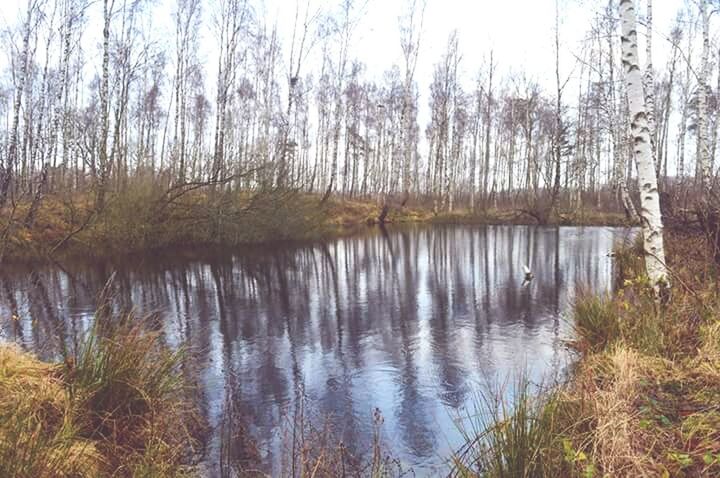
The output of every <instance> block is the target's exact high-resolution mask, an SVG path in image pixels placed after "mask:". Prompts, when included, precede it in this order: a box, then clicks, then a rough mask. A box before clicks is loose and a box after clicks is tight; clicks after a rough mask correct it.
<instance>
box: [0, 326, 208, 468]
mask: <svg viewBox="0 0 720 478" xmlns="http://www.w3.org/2000/svg"><path fill="white" fill-rule="evenodd" d="M111 329H112V330H110V329H107V328H106V329H105V330H103V331H102V332H101V331H100V330H98V329H96V330H94V331H93V333H91V334H90V335H89V337H88V339H87V340H86V342H85V344H84V346H83V347H82V349H81V351H80V352H79V353H78V354H77V355H76V356H74V357H68V358H66V359H65V361H64V363H60V364H48V363H44V362H41V361H39V360H38V359H36V358H35V357H33V356H31V355H29V354H26V353H24V352H22V351H20V350H19V349H18V348H17V347H15V346H12V345H3V346H0V476H8V477H10V476H12V477H20V478H23V477H27V478H31V477H33V478H34V477H85V476H87V477H97V476H148V477H150V476H152V477H171V476H173V477H174V476H180V475H182V474H183V473H184V472H185V471H184V470H185V467H184V466H183V461H184V460H185V459H186V457H187V455H188V452H189V451H190V450H189V447H190V446H191V445H192V443H193V439H192V436H191V433H190V431H189V426H190V424H193V423H195V419H194V415H193V413H192V409H191V407H190V406H189V405H187V404H186V403H187V402H185V400H184V396H183V395H184V391H183V381H182V379H181V377H180V375H179V372H178V370H177V365H178V363H179V355H177V354H175V353H171V352H168V351H166V350H165V349H164V348H163V347H162V346H161V345H160V342H159V341H158V339H157V336H155V335H153V334H151V333H148V332H145V331H143V330H142V329H141V327H140V326H138V325H130V324H129V323H122V324H120V325H114V326H113V327H112V328H111Z"/></svg>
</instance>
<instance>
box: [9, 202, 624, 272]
mask: <svg viewBox="0 0 720 478" xmlns="http://www.w3.org/2000/svg"><path fill="white" fill-rule="evenodd" d="M271 206H276V208H275V209H272V208H271ZM187 207H198V208H201V207H206V205H204V204H202V203H197V202H194V203H191V204H190V205H187ZM268 207H269V208H270V210H269V211H261V212H263V213H265V212H267V215H266V216H265V217H263V216H262V214H260V215H257V216H248V217H241V218H239V219H238V220H236V221H232V222H227V221H225V222H222V223H220V224H215V223H213V222H212V221H211V220H212V219H213V218H211V217H201V218H200V219H197V220H200V221H203V222H204V223H208V224H205V226H206V227H205V230H206V232H205V233H200V234H190V233H188V232H187V228H188V227H194V226H195V225H190V224H187V219H186V218H184V217H175V218H174V217H173V216H172V214H173V212H170V213H168V215H169V216H170V217H169V219H167V220H166V221H165V222H163V223H159V224H156V223H155V221H153V220H150V219H149V218H148V217H147V216H146V217H140V218H135V211H133V210H132V208H124V209H127V210H125V211H122V213H123V215H122V216H120V217H117V216H119V214H117V213H116V211H110V213H109V214H108V215H107V216H109V218H108V217H103V216H100V217H98V219H96V220H95V221H94V222H90V223H89V224H88V225H87V226H86V227H84V228H80V227H79V226H75V225H74V224H73V223H72V221H71V220H66V218H64V217H63V214H64V212H65V211H62V210H61V208H60V207H59V205H58V203H57V202H53V201H49V202H48V204H45V205H44V206H43V207H42V208H41V210H40V213H39V214H38V220H37V221H36V223H35V224H34V225H33V227H32V228H25V227H22V226H21V227H17V228H14V230H12V231H11V233H10V234H9V237H8V239H7V244H6V246H5V249H4V254H2V253H1V252H0V264H3V263H4V264H14V265H22V264H38V263H48V262H60V261H68V260H76V259H91V260H98V259H108V258H115V259H116V260H119V259H124V258H128V257H137V256H138V255H144V254H151V253H156V252H158V251H165V250H170V249H192V248H221V249H230V250H232V249H235V248H242V247H263V246H273V245H278V244H282V245H287V244H304V243H312V242H317V241H328V240H332V239H337V238H343V237H352V236H354V235H357V234H363V233H365V232H367V231H369V230H377V229H379V228H380V223H379V221H378V216H379V215H380V213H381V209H382V208H381V206H380V204H379V203H378V202H377V201H358V200H348V199H332V200H331V201H329V202H328V204H325V205H322V206H320V205H319V203H318V200H317V198H316V197H315V196H307V195H298V196H296V197H292V198H291V199H289V200H283V201H282V202H280V203H278V204H270V205H269V206H268ZM203 212H204V213H205V214H209V213H208V212H207V211H203ZM73 214H76V213H75V212H74V213H73ZM274 214H278V215H280V216H281V217H280V218H279V219H277V220H275V219H274V218H273V217H272V216H273V215H274ZM284 218H287V219H288V221H290V222H291V223H292V224H290V227H285V226H287V224H285V222H283V219H284ZM142 219H145V221H143V220H142ZM274 221H275V223H274ZM218 222H220V221H219V220H218ZM451 224H454V225H474V226H498V225H518V226H538V225H540V224H538V223H537V221H536V220H534V219H533V218H532V217H530V216H528V215H526V214H523V213H522V212H519V211H517V210H515V209H488V210H486V211H476V212H473V211H471V210H468V209H458V210H456V211H453V212H440V213H437V214H435V213H434V212H433V211H432V209H430V208H428V207H424V206H422V205H410V206H407V207H403V208H391V210H390V212H389V214H388V216H387V218H386V221H385V225H386V226H387V227H388V228H395V227H402V226H407V225H451ZM543 226H569V227H581V226H597V227H634V226H636V224H632V223H630V222H628V221H627V220H626V219H625V217H624V215H622V214H620V213H614V212H600V211H596V210H587V211H584V212H583V213H581V214H564V213H562V212H560V213H558V214H555V215H553V216H552V217H551V218H550V220H549V221H548V223H547V224H543ZM73 227H77V228H78V229H79V230H73ZM209 229H215V230H214V231H209ZM58 244H60V246H58Z"/></svg>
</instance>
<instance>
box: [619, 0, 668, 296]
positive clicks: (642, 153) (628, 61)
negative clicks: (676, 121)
mask: <svg viewBox="0 0 720 478" xmlns="http://www.w3.org/2000/svg"><path fill="white" fill-rule="evenodd" d="M619 10H620V18H621V21H622V34H621V37H620V38H621V44H622V65H623V71H624V72H625V84H626V87H627V96H628V104H629V109H630V120H631V124H630V126H631V130H632V144H633V155H634V156H635V162H636V163H637V170H638V176H639V180H640V204H641V212H640V215H641V217H642V229H643V241H644V249H645V268H646V270H647V275H648V277H649V279H650V281H651V283H652V284H653V287H654V288H655V291H656V293H659V292H660V290H661V288H662V287H666V286H667V285H668V284H669V280H668V272H667V267H666V265H665V247H664V244H663V223H662V215H661V213H660V196H659V194H658V188H657V176H656V175H655V166H654V164H653V157H652V147H651V138H650V128H649V126H648V119H647V114H646V112H645V97H644V94H643V84H642V74H641V71H640V64H639V61H638V45H637V26H636V25H637V23H636V18H635V5H634V0H620V5H619Z"/></svg>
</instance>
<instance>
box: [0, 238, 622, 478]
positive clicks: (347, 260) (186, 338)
mask: <svg viewBox="0 0 720 478" xmlns="http://www.w3.org/2000/svg"><path fill="white" fill-rule="evenodd" d="M631 235H632V232H631V231H629V230H627V229H614V228H595V227H559V228H558V227H531V226H487V227H481V226H432V227H415V228H404V229H397V230H391V231H389V232H385V233H383V232H381V231H373V232H368V233H367V234H364V235H359V236H355V237H350V238H342V239H337V240H333V241H329V242H326V243H320V244H310V245H276V246H271V247H263V248H249V249H244V250H242V251H235V252H232V253H231V252H227V251H225V252H221V251H192V253H190V252H189V251H169V252H166V253H163V254H153V255H147V256H142V257H135V258H132V259H131V260H124V261H122V262H120V263H113V262H112V261H110V262H94V263H74V264H62V265H54V266H37V267H29V266H23V267H11V266H5V267H3V269H2V270H0V340H14V341H16V342H18V343H20V344H22V345H23V346H24V347H25V348H27V349H29V350H34V351H36V352H38V353H39V354H40V355H42V356H45V357H49V356H53V355H56V354H57V353H58V351H59V350H62V349H63V348H66V349H72V347H73V344H74V343H75V338H76V337H78V336H79V335H80V334H81V333H82V331H84V330H87V329H88V327H89V326H90V324H91V323H92V317H93V311H94V310H95V307H96V305H97V302H96V301H97V297H98V293H99V291H100V290H101V289H102V288H103V286H104V285H105V283H106V281H107V280H108V278H109V277H110V276H111V275H112V274H114V280H113V282H112V287H113V290H114V293H115V301H116V302H117V303H118V304H119V306H122V307H129V306H132V307H133V308H134V309H136V310H137V311H139V312H141V313H145V312H155V313H156V314H157V319H156V320H155V321H154V323H155V324H156V326H157V327H158V330H160V331H161V333H162V337H163V339H164V340H165V341H166V342H167V344H168V345H170V346H172V347H177V346H179V345H181V344H186V345H189V347H190V350H191V351H192V360H193V366H194V367H195V368H196V369H197V371H198V384H197V385H198V388H199V392H200V394H199V395H200V401H201V402H202V403H201V408H202V411H203V414H204V415H205V418H206V419H207V421H208V423H209V425H210V426H211V427H212V431H211V432H210V433H209V434H208V437H207V442H206V443H205V462H206V467H205V469H206V472H207V473H208V474H209V475H211V476H212V475H216V474H217V473H219V470H218V468H217V466H216V463H217V461H218V460H219V458H218V457H219V456H220V454H221V450H223V449H228V447H229V448H230V449H232V448H233V445H232V444H229V445H228V444H227V443H224V442H223V441H224V440H227V436H230V435H227V434H225V433H221V432H220V429H221V428H222V427H221V423H222V422H223V420H224V418H225V417H227V415H228V412H229V410H228V407H232V408H233V413H234V414H235V415H237V416H241V417H242V420H243V421H244V422H245V424H246V425H245V426H246V428H247V430H248V431H249V432H250V433H251V434H252V435H253V436H254V438H255V439H256V440H257V444H258V447H259V450H260V452H261V454H262V460H263V461H264V463H263V464H262V467H263V468H264V469H266V470H267V471H268V472H269V473H272V474H277V473H278V470H279V467H280V466H281V465H280V462H281V461H282V460H281V459H280V455H281V454H282V451H281V450H282V449H283V446H284V445H283V443H285V438H284V437H285V436H286V435H287V433H286V431H285V432H284V431H283V430H284V429H286V428H287V423H288V422H289V419H288V416H290V415H292V413H293V410H296V407H297V405H298V404H299V403H300V401H302V402H303V403H304V409H306V410H308V412H307V413H308V415H309V414H310V413H311V412H310V411H311V410H312V413H313V414H314V415H315V416H317V417H324V418H323V419H324V420H327V423H332V428H333V430H334V433H336V434H337V435H338V436H340V437H342V439H343V440H344V443H346V444H348V446H349V447H350V448H352V449H353V451H354V452H355V453H357V454H361V453H362V452H363V450H365V449H368V447H369V446H370V442H371V440H372V435H373V411H374V410H375V409H376V408H377V409H379V410H380V412H381V414H382V417H383V420H384V423H383V425H382V430H381V431H382V439H383V442H384V443H385V444H386V445H387V446H388V447H389V449H390V451H391V452H392V453H393V454H394V455H395V456H397V457H398V458H399V459H400V461H401V462H402V463H403V465H404V466H405V468H408V467H411V468H412V469H413V470H414V472H415V474H417V475H427V474H435V473H439V472H440V471H441V470H443V469H444V468H443V466H445V465H444V464H445V461H446V460H447V457H448V456H449V454H450V453H451V451H452V450H453V449H455V448H456V447H457V446H458V445H459V444H460V443H461V441H462V439H461V433H460V431H459V430H458V425H457V420H458V417H461V416H467V414H468V411H469V410H473V409H474V404H475V403H476V401H477V399H478V394H480V393H485V392H486V391H487V390H488V389H493V388H495V389H496V388H497V386H498V384H500V383H503V382H507V381H508V380H512V377H513V376H516V375H517V374H518V373H520V372H521V371H524V373H525V374H526V375H527V376H529V377H530V378H531V379H532V380H533V381H535V382H541V381H543V380H548V379H552V378H557V377H559V376H562V373H563V370H564V369H565V368H566V367H567V365H568V364H569V362H570V361H571V354H570V352H569V351H568V350H567V347H566V346H565V341H566V340H567V339H568V338H570V337H571V334H572V324H571V322H570V320H569V318H568V316H567V313H568V311H569V306H570V304H571V303H572V301H573V298H574V297H576V296H577V294H578V293H579V292H580V291H581V290H589V291H593V292H599V293H603V292H608V291H609V290H610V289H611V287H612V276H613V264H612V260H611V259H610V257H608V253H609V252H610V251H611V250H612V248H613V245H614V244H615V243H617V242H618V241H626V240H628V238H629V237H630V236H631ZM526 264H527V265H529V266H530V268H531V269H532V271H533V274H534V276H535V278H534V279H533V280H532V281H531V282H530V283H529V284H525V285H524V284H523V279H524V272H523V266H524V265H526ZM13 316H15V319H13V318H12V317H13ZM224 437H225V438H224Z"/></svg>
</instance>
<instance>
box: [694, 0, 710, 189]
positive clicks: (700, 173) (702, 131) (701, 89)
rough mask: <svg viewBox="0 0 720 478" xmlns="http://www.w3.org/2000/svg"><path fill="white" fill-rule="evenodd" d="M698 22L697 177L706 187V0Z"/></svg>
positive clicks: (708, 40)
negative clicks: (699, 55)
mask: <svg viewBox="0 0 720 478" xmlns="http://www.w3.org/2000/svg"><path fill="white" fill-rule="evenodd" d="M699 4H700V21H701V22H702V36H703V46H702V55H701V58H700V72H699V74H698V120H697V171H696V174H697V177H699V179H700V184H702V185H706V184H708V183H709V181H710V148H709V144H708V127H707V125H708V107H707V103H708V102H707V90H708V88H707V85H708V76H710V75H709V65H710V64H709V61H708V56H709V53H710V33H709V29H710V14H709V13H708V10H707V3H706V0H700V1H699Z"/></svg>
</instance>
